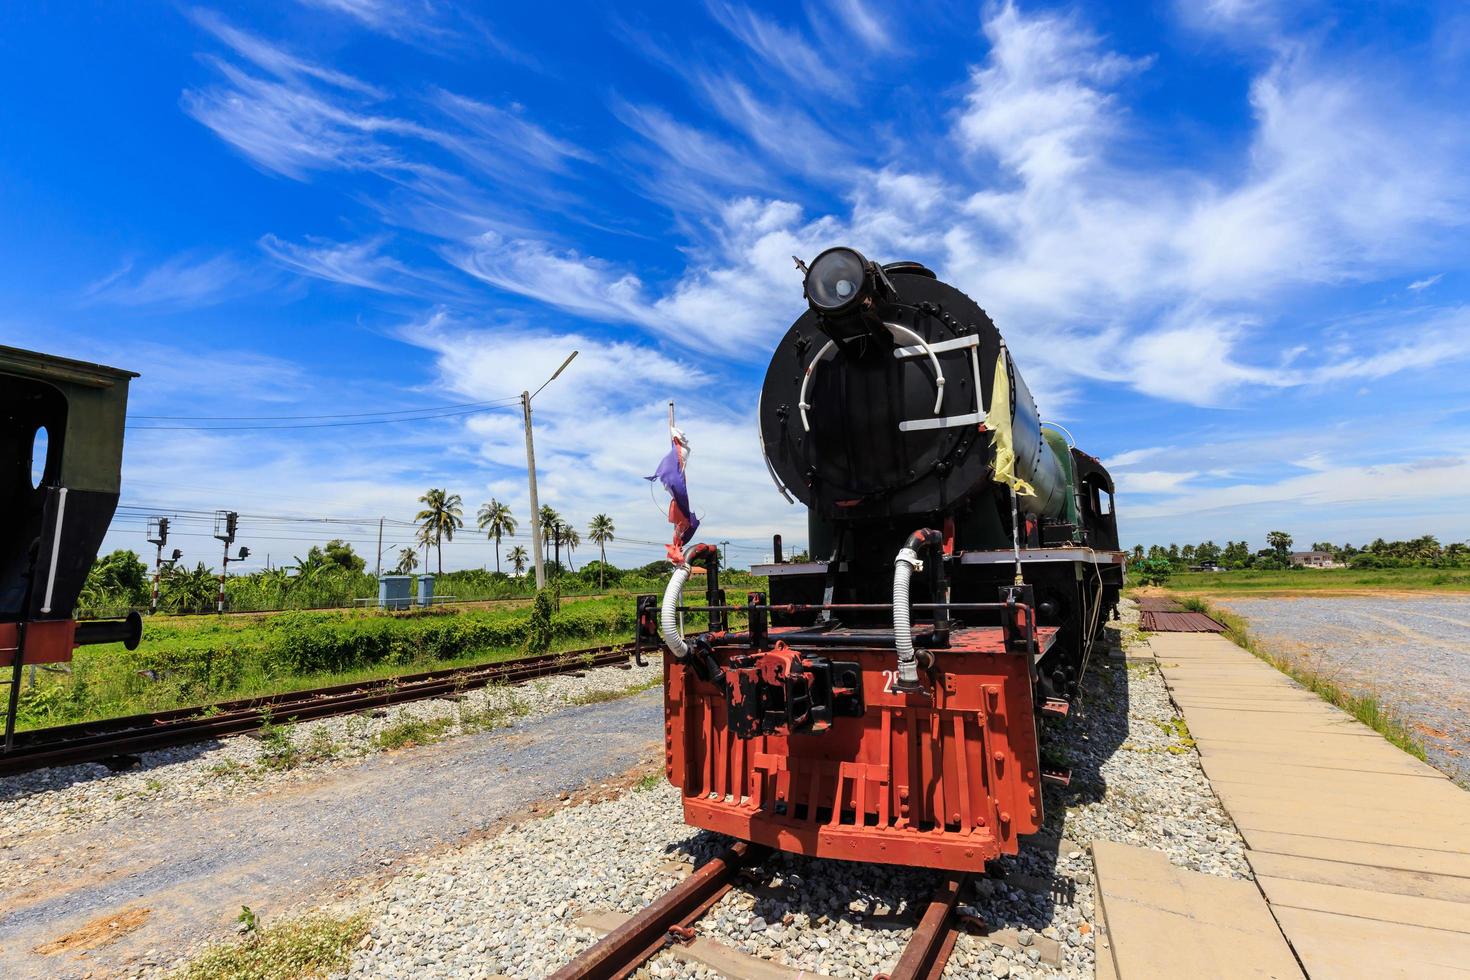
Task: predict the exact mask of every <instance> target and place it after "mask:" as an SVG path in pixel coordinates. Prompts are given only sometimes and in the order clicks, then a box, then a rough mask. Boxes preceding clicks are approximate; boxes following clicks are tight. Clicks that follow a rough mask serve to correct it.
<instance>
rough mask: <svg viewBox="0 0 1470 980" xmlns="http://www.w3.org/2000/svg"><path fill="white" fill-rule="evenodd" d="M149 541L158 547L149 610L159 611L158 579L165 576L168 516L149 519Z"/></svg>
mask: <svg viewBox="0 0 1470 980" xmlns="http://www.w3.org/2000/svg"><path fill="white" fill-rule="evenodd" d="M148 543H149V544H151V545H154V546H156V547H157V549H158V550H157V552H155V554H154V558H153V594H152V595H151V596H149V598H148V611H149V612H150V613H156V612H158V581H159V579H160V578H161V577H162V576H163V546H164V545H166V544H168V518H167V517H150V518H149V519H148Z"/></svg>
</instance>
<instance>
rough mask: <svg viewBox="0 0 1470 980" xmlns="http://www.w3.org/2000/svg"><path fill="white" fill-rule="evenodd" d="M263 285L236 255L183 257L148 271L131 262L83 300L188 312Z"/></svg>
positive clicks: (84, 293) (96, 285) (86, 293)
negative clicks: (192, 308) (186, 310)
mask: <svg viewBox="0 0 1470 980" xmlns="http://www.w3.org/2000/svg"><path fill="white" fill-rule="evenodd" d="M260 284H261V278H260V276H259V275H258V274H257V272H256V271H255V270H253V269H251V268H250V267H248V266H246V265H245V264H244V263H243V262H241V261H240V260H239V259H237V258H235V257H234V256H232V255H214V256H208V257H198V256H191V255H180V256H175V257H174V258H171V259H167V260H165V261H163V262H160V263H158V264H157V265H153V266H149V267H146V268H139V267H138V266H137V265H136V263H134V262H133V261H131V260H130V261H127V262H125V263H123V265H122V266H120V267H119V268H118V269H117V270H116V271H114V272H112V273H109V274H108V275H106V276H104V277H102V278H101V279H98V280H96V281H94V282H92V283H89V284H88V285H87V286H86V287H85V288H84V289H83V290H82V297H83V300H84V301H85V302H88V303H112V304H116V305H119V306H138V307H164V308H170V309H186V308H190V307H198V306H210V305H213V304H215V303H220V302H223V301H225V300H226V299H229V298H230V297H231V296H235V295H238V294H240V293H241V292H244V291H247V290H250V289H254V288H257V287H258V286H259V285H260Z"/></svg>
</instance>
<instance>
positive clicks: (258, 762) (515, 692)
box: [0, 663, 662, 885]
mask: <svg viewBox="0 0 1470 980" xmlns="http://www.w3.org/2000/svg"><path fill="white" fill-rule="evenodd" d="M661 676H662V666H661V665H658V664H654V663H650V664H649V665H648V666H646V667H637V666H633V667H631V668H629V669H623V668H620V667H601V668H598V669H596V670H589V671H586V672H585V673H584V674H582V676H575V675H572V674H560V675H555V676H551V677H544V678H539V679H537V680H534V681H529V682H527V683H525V684H519V685H515V686H505V685H499V686H492V687H486V688H479V689H475V690H468V691H465V692H463V693H462V694H461V695H459V698H460V700H457V701H456V700H448V699H436V700H427V701H413V702H409V703H407V704H403V705H397V706H395V707H392V708H387V709H382V710H380V711H376V712H370V713H366V714H358V715H343V716H339V717H335V718H324V719H321V720H319V721H310V722H303V723H301V724H299V725H290V726H283V728H282V730H281V732H282V736H281V737H282V738H284V739H289V746H290V748H287V749H285V750H283V749H282V748H281V745H282V743H281V742H276V743H274V744H272V743H271V742H268V741H262V740H260V739H258V738H254V737H250V736H237V737H234V738H228V739H224V740H222V741H216V742H205V743H199V744H196V745H186V746H180V747H178V748H172V749H162V750H159V751H157V752H147V753H144V754H143V755H142V756H141V765H139V766H138V767H137V768H136V769H130V770H126V771H124V772H119V773H114V772H111V771H110V770H109V769H107V767H105V766H103V765H101V764H99V763H83V764H81V765H75V766H62V767H59V768H54V769H41V770H37V771H35V772H29V773H21V774H19V775H16V776H8V777H5V778H3V779H0V885H13V884H15V883H16V880H17V879H18V878H24V877H25V876H27V875H29V874H31V873H33V871H32V869H28V868H26V867H23V866H22V867H17V866H15V865H14V864H13V863H12V862H10V861H8V860H6V859H5V858H4V854H5V852H6V851H8V850H10V849H11V847H12V846H13V844H14V842H18V841H20V840H29V841H34V840H37V839H40V838H44V837H47V836H53V835H61V834H67V835H70V834H76V833H78V832H81V831H85V830H86V829H87V828H89V827H92V826H95V825H98V824H101V823H104V822H107V821H111V820H114V819H118V818H123V819H126V818H128V817H136V816H141V815H143V814H145V813H146V814H149V815H155V816H156V815H159V814H164V813H168V812H171V811H180V810H186V809H189V808H192V807H197V806H198V805H200V804H203V803H208V802H212V801H218V800H226V799H234V798H237V797H239V796H240V795H241V794H253V793H260V794H265V793H268V792H270V791H272V790H276V789H280V788H282V787H284V786H288V785H292V784H309V783H310V782H311V781H312V780H313V779H315V778H316V773H317V771H319V770H320V768H321V767H323V766H351V765H355V764H357V763H358V762H359V761H360V760H362V759H363V758H365V757H366V756H368V755H371V754H373V753H375V752H378V751H381V750H382V749H383V744H382V739H383V737H384V734H385V733H389V735H390V736H391V735H392V734H393V733H394V731H395V730H396V732H398V733H400V734H403V733H405V731H406V730H405V729H404V727H403V726H404V723H405V722H413V721H417V722H425V723H428V724H429V725H430V726H431V727H430V728H429V729H426V731H427V732H429V733H431V734H432V735H433V737H436V738H448V737H453V736H455V735H457V734H461V733H463V732H466V731H480V730H484V729H486V728H492V727H502V726H508V725H513V724H514V723H515V722H516V720H518V719H523V718H535V717H540V716H542V715H546V714H548V713H551V712H554V711H559V710H561V709H563V708H566V707H567V706H568V705H575V704H581V703H586V702H588V701H591V700H595V699H597V698H599V697H605V696H608V695H611V694H615V693H618V692H621V691H624V690H627V689H630V688H637V687H640V686H643V685H647V684H651V683H656V682H657V681H658V680H659V678H660V677H661ZM439 726H443V727H442V729H439ZM435 729H439V730H437V731H436V730H435ZM395 744H396V743H395ZM292 752H294V756H292V755H291V753H292ZM287 762H289V763H290V764H289V765H287V764H286V763H287Z"/></svg>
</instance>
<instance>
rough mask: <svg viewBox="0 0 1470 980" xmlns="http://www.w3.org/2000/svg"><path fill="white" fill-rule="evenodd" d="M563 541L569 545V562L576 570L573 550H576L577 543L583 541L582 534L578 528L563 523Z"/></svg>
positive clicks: (573, 569)
mask: <svg viewBox="0 0 1470 980" xmlns="http://www.w3.org/2000/svg"><path fill="white" fill-rule="evenodd" d="M561 543H562V544H564V545H566V546H567V564H568V565H571V567H572V571H574V572H575V571H576V570H577V566H576V565H572V552H574V551H576V550H577V545H579V544H581V543H582V535H580V534H578V533H577V529H576V528H574V527H572V526H571V525H570V524H563V525H562V526H561Z"/></svg>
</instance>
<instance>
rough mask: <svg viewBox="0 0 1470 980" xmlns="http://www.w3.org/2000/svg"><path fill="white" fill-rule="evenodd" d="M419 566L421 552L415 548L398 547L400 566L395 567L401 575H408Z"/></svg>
mask: <svg viewBox="0 0 1470 980" xmlns="http://www.w3.org/2000/svg"><path fill="white" fill-rule="evenodd" d="M418 567H419V553H418V552H417V551H416V550H414V549H413V548H399V549H398V568H397V569H395V571H396V572H397V574H399V575H407V574H408V573H409V572H411V571H413V570H414V569H415V568H418Z"/></svg>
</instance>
